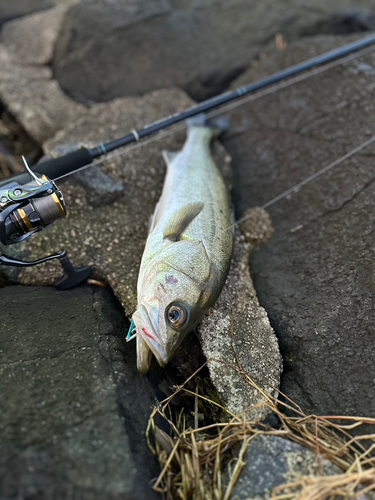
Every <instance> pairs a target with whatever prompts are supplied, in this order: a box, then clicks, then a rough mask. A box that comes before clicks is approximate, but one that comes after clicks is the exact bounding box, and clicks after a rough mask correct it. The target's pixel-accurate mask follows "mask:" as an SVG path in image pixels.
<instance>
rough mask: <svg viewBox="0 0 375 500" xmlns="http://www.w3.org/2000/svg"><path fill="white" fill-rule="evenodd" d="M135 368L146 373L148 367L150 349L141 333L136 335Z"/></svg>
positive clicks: (150, 355)
mask: <svg viewBox="0 0 375 500" xmlns="http://www.w3.org/2000/svg"><path fill="white" fill-rule="evenodd" d="M136 339H137V369H138V371H139V372H140V373H147V372H148V370H149V369H150V364H151V359H152V351H151V349H150V348H149V347H148V345H147V344H146V342H145V341H144V340H143V338H142V336H141V335H137V337H136Z"/></svg>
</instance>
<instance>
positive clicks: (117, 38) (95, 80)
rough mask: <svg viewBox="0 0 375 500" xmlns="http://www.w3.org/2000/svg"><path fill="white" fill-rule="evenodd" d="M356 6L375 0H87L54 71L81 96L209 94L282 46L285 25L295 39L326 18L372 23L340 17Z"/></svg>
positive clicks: (76, 11)
mask: <svg viewBox="0 0 375 500" xmlns="http://www.w3.org/2000/svg"><path fill="white" fill-rule="evenodd" d="M354 6H355V7H356V8H357V9H364V10H363V11H362V10H361V11H360V12H361V13H362V17H364V18H366V16H367V18H371V13H372V14H373V13H374V5H373V3H372V2H371V1H369V0H362V1H360V0H352V1H350V0H345V1H343V0H331V1H330V2H323V1H322V0H314V1H307V2H301V1H299V0H291V1H288V2H282V3H280V2H274V1H273V0H263V1H261V2H259V1H257V0H194V1H185V0H158V1H157V2H155V1H154V0H151V1H150V0H142V1H140V0H136V1H134V0H133V1H129V2H123V1H122V0H114V1H111V2H109V1H106V0H83V1H81V2H80V3H79V4H77V5H75V6H74V7H73V8H71V9H70V11H69V12H68V14H67V16H66V18H65V22H64V26H63V29H62V32H61V36H60V37H59V40H58V43H57V50H56V53H55V57H54V64H53V66H54V71H55V75H56V78H57V79H58V81H59V82H60V84H61V86H62V87H63V88H64V89H65V90H66V92H67V93H68V94H69V95H71V96H72V97H74V98H75V99H77V100H79V101H81V102H90V101H96V102H98V101H106V100H110V99H113V98H115V97H120V96H124V95H140V94H144V93H146V92H149V91H151V90H153V89H156V88H163V87H174V86H178V87H181V88H183V89H184V90H186V91H187V92H188V94H189V95H191V96H192V97H193V98H195V99H202V98H205V97H208V96H210V95H213V94H215V93H219V92H221V91H222V90H223V89H224V88H225V87H226V86H227V85H228V82H230V81H231V80H233V78H235V77H236V76H238V74H240V73H241V72H242V71H243V70H244V69H245V68H246V67H248V66H249V65H250V63H251V61H252V59H253V58H254V57H256V56H258V55H259V53H260V52H262V51H263V50H267V49H268V50H271V51H274V50H275V42H274V37H275V34H277V33H278V32H281V33H282V34H283V35H284V38H285V39H287V40H293V39H295V38H298V37H300V36H303V35H304V33H306V32H307V31H309V33H310V34H312V33H314V30H315V31H319V29H321V28H319V26H318V24H319V23H324V22H325V23H326V24H325V25H326V26H328V27H329V26H331V25H332V28H331V29H332V31H334V30H336V31H337V26H339V27H340V26H343V27H344V28H346V31H341V32H348V31H350V30H356V29H358V30H359V31H362V30H363V29H366V25H364V24H363V23H362V24H360V23H359V24H358V23H356V22H355V21H354V22H352V24H351V25H350V23H345V17H344V20H342V21H341V22H340V19H336V21H335V22H334V21H333V20H332V16H334V15H335V14H336V13H337V12H339V13H340V12H341V11H342V10H345V9H348V8H350V7H354ZM366 9H367V10H366ZM338 16H339V14H338ZM351 17H352V18H353V15H352V16H351ZM357 17H361V16H358V15H357ZM349 19H350V16H349ZM330 23H331V24H330ZM340 23H341V24H340ZM326 29H327V28H326Z"/></svg>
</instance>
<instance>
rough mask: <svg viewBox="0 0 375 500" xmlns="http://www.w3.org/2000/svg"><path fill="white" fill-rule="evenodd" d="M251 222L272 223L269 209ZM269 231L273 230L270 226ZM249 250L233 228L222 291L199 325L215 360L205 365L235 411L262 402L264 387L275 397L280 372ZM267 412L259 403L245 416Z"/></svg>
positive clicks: (254, 417) (208, 354)
mask: <svg viewBox="0 0 375 500" xmlns="http://www.w3.org/2000/svg"><path fill="white" fill-rule="evenodd" d="M252 223H253V226H254V227H255V228H256V227H258V228H259V227H261V226H262V225H263V226H264V225H265V226H268V227H270V221H269V218H268V216H267V213H266V212H262V211H254V212H253V217H252ZM268 233H271V234H272V230H271V231H268ZM268 236H269V234H268ZM249 238H250V235H249V236H248V239H249ZM266 239H267V237H265V238H264V240H266ZM253 248H254V246H253V245H252V244H251V243H249V242H247V241H246V240H245V238H244V236H242V235H241V232H240V231H239V230H238V229H237V231H236V238H235V245H234V252H233V258H232V263H231V268H230V271H229V275H228V278H227V281H226V283H225V286H224V289H223V291H222V293H221V295H220V297H219V299H218V301H217V303H216V304H215V306H214V308H213V309H212V310H211V311H210V313H209V314H208V315H207V316H205V317H204V318H203V321H202V323H201V325H200V326H199V328H198V336H199V339H200V341H201V344H202V349H203V352H204V354H205V356H206V358H207V359H213V360H214V361H212V362H210V364H209V365H208V368H209V372H210V376H211V379H212V381H213V383H214V385H215V387H216V388H217V391H218V393H219V394H220V396H221V399H222V401H223V403H224V404H225V407H226V408H227V409H228V410H230V411H231V412H232V413H233V414H235V415H237V414H239V413H241V412H243V411H244V410H245V409H249V408H251V407H252V406H254V405H257V404H260V403H262V402H265V401H266V399H265V397H264V395H263V394H262V391H263V392H266V393H267V394H271V395H274V396H277V394H276V391H277V389H278V387H279V384H280V373H281V371H282V364H281V357H280V353H279V347H278V345H277V339H276V337H275V333H274V331H273V329H272V328H271V325H270V323H269V320H268V317H267V313H266V311H265V310H264V309H263V308H262V307H260V306H259V302H258V299H257V296H256V293H255V290H254V287H253V283H252V281H251V278H250V272H249V255H250V251H251V250H252V249H253ZM232 321H233V332H232ZM232 335H233V338H232ZM239 363H240V365H241V367H242V368H243V369H244V370H245V371H246V373H248V375H249V376H250V377H251V378H252V379H253V381H254V385H251V383H249V381H247V380H245V379H244V378H243V376H242V375H239V374H237V373H236V372H235V371H234V369H233V366H235V367H237V368H240V366H239ZM269 413H270V410H269V408H268V407H267V406H266V405H264V406H262V405H260V406H258V407H256V408H253V409H252V410H251V411H248V412H247V413H246V417H247V418H249V419H252V420H263V419H264V418H265V417H266V416H267V415H268V414H269Z"/></svg>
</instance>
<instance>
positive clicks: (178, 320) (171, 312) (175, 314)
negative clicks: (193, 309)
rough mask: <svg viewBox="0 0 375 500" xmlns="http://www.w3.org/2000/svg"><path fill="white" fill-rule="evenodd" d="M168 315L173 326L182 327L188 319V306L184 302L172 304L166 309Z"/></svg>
mask: <svg viewBox="0 0 375 500" xmlns="http://www.w3.org/2000/svg"><path fill="white" fill-rule="evenodd" d="M166 316H167V320H168V322H169V323H170V325H171V326H172V327H173V328H180V327H181V326H183V325H184V324H185V323H186V321H187V319H188V313H187V310H186V307H185V306H183V305H182V304H170V305H169V306H168V307H167V309H166Z"/></svg>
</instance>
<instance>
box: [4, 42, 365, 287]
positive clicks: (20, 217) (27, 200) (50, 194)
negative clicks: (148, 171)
mask: <svg viewBox="0 0 375 500" xmlns="http://www.w3.org/2000/svg"><path fill="white" fill-rule="evenodd" d="M374 43H375V35H370V36H368V37H365V38H362V39H360V40H357V41H355V42H352V43H349V44H347V45H344V46H343V47H340V48H338V49H334V50H331V51H329V52H326V53H324V54H321V55H319V56H317V57H313V58H311V59H308V60H307V61H304V62H302V63H299V64H296V65H294V66H291V67H289V68H286V69H284V70H282V71H279V72H277V73H274V74H272V75H270V76H268V77H266V78H263V79H261V80H258V81H256V82H253V83H250V84H248V85H245V86H242V87H239V88H237V89H236V90H233V91H229V92H226V93H224V94H221V95H219V96H216V97H213V98H211V99H208V100H206V101H203V102H201V103H199V104H197V105H195V106H193V107H191V108H188V109H187V110H184V111H181V112H178V113H175V114H173V115H171V116H168V117H166V118H162V119H161V120H158V121H156V122H154V123H151V124H149V125H146V126H145V127H143V128H141V129H139V130H132V131H131V132H130V133H128V134H127V135H125V136H123V137H120V138H118V139H115V140H112V141H108V142H104V143H101V144H99V145H98V146H96V147H94V148H91V149H88V148H84V147H82V148H80V149H78V150H77V151H74V152H72V153H68V154H66V155H64V156H61V157H59V158H54V159H51V160H47V161H45V162H42V163H39V164H37V165H35V166H34V167H32V169H30V168H29V167H28V165H27V163H26V161H25V160H24V162H25V168H26V170H27V172H26V173H24V174H20V175H17V176H15V177H12V178H10V179H7V180H6V181H3V182H2V183H0V242H1V243H2V244H3V245H11V244H14V243H18V242H20V241H22V240H24V239H25V238H27V237H29V236H30V235H31V234H33V233H34V232H37V231H41V230H43V229H44V228H45V227H47V226H49V225H50V224H52V223H53V222H54V221H56V220H57V219H60V218H63V217H65V216H66V207H65V204H64V200H63V196H62V193H61V191H60V190H59V188H58V187H57V186H56V184H55V183H54V182H53V180H56V179H58V178H60V177H64V176H66V175H69V174H71V173H74V172H76V171H78V170H80V169H82V168H85V167H86V166H89V165H92V164H93V162H94V160H95V159H97V158H99V157H101V156H104V155H107V154H108V153H110V152H111V151H114V150H117V149H119V148H122V147H124V146H127V145H129V144H131V143H134V142H138V141H140V140H141V139H144V138H146V137H148V136H151V135H155V134H157V133H158V132H160V131H162V130H164V129H166V128H169V127H171V126H173V125H175V124H177V123H179V122H182V121H185V120H187V119H188V118H191V117H193V116H196V115H198V114H201V113H207V112H209V111H212V110H213V109H215V108H218V107H221V106H223V105H225V104H228V103H231V102H232V101H236V100H239V99H240V98H243V97H244V96H246V95H249V94H252V93H254V92H256V91H259V90H262V89H265V88H267V87H270V86H272V85H274V84H277V83H280V82H283V81H284V80H287V79H291V78H292V77H295V76H296V75H300V74H301V73H303V72H305V71H307V70H311V69H313V68H316V67H318V66H322V65H323V64H326V63H329V62H331V61H334V60H336V59H340V58H342V57H343V56H346V55H348V54H351V53H352V52H355V51H358V50H360V49H363V48H365V47H367V46H369V45H372V44H374ZM54 258H58V259H60V262H61V264H62V266H63V268H64V271H65V274H64V277H63V278H62V280H59V283H57V287H58V288H59V289H66V288H70V287H71V286H75V285H76V284H78V283H79V282H81V281H84V280H85V279H86V278H87V277H88V275H89V273H90V268H88V267H85V268H81V269H78V270H76V269H75V268H73V266H72V265H71V263H70V261H69V259H68V258H67V256H66V253H65V252H64V251H60V252H57V253H56V254H53V255H50V256H47V257H45V258H44V259H41V260H38V261H33V262H24V261H21V260H18V259H12V258H10V257H7V256H5V255H4V254H1V253H0V265H13V266H19V267H25V266H34V265H37V264H40V263H41V262H45V261H46V260H51V259H54Z"/></svg>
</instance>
